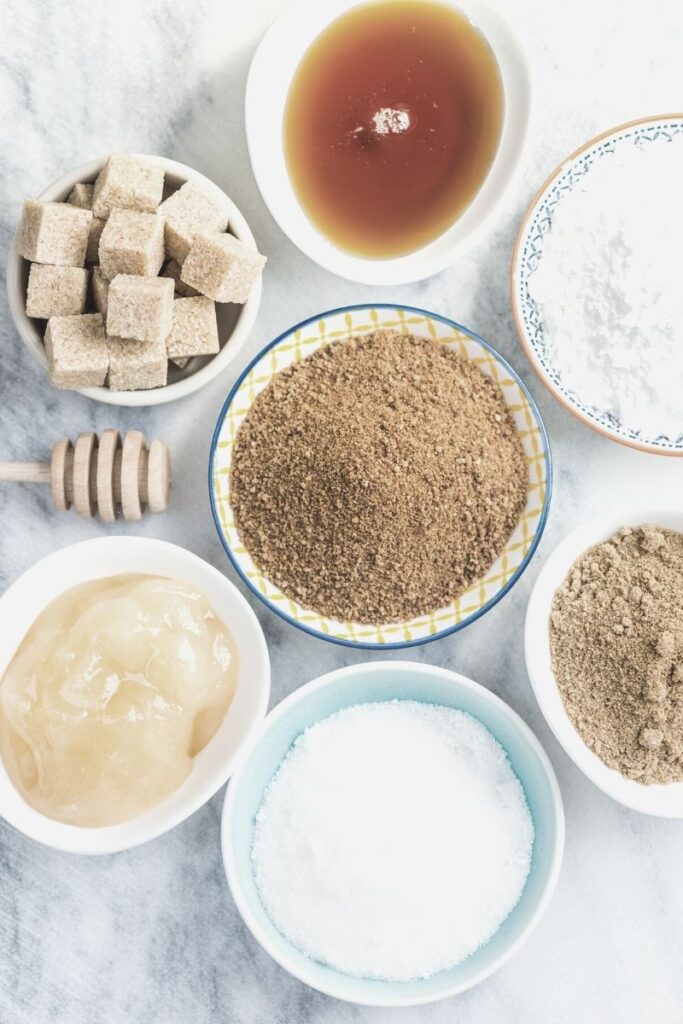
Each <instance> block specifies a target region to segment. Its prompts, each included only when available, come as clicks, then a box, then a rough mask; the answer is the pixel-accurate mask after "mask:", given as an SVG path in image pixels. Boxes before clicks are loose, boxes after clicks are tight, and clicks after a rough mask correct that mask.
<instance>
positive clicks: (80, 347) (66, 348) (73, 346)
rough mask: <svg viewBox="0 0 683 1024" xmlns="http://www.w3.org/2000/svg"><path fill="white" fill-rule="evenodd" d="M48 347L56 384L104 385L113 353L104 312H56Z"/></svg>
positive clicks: (47, 334) (49, 326)
mask: <svg viewBox="0 0 683 1024" xmlns="http://www.w3.org/2000/svg"><path fill="white" fill-rule="evenodd" d="M45 351H46V353H47V361H48V364H49V367H50V380H51V381H52V383H53V384H54V386H55V387H56V388H67V389H68V388H92V387H101V386H102V385H103V384H104V382H105V379H106V376H107V370H108V369H109V353H108V351H107V340H106V337H105V334H104V324H103V322H102V316H101V314H100V313H84V314H82V315H81V316H53V317H51V318H50V319H49V320H48V322H47V329H46V331H45Z"/></svg>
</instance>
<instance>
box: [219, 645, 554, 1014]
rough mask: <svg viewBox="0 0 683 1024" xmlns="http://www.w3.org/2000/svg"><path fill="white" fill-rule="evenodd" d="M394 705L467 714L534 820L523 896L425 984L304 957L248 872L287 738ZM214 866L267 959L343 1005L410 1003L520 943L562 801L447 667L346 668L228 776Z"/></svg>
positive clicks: (540, 757) (542, 901)
mask: <svg viewBox="0 0 683 1024" xmlns="http://www.w3.org/2000/svg"><path fill="white" fill-rule="evenodd" d="M394 699H404V700H417V701H424V702H427V703H430V704H443V705H446V706H448V707H452V708H458V709H460V710H462V711H467V712H469V714H471V715H473V717H474V718H477V719H478V720H479V721H480V722H482V723H483V725H484V726H486V728H487V729H488V730H489V731H490V732H491V733H492V734H493V736H494V737H495V738H496V739H497V740H498V742H499V743H500V744H501V746H502V747H503V749H504V750H505V751H506V752H507V755H508V757H509V759H510V762H511V764H512V768H513V770H514V772H515V774H516V775H517V777H518V779H519V780H520V782H521V784H522V786H523V788H524V793H525V795H526V799H527V803H528V805H529V810H530V811H531V816H532V818H533V822H534V829H535V838H534V847H533V853H532V862H531V870H530V873H529V877H528V879H527V882H526V885H525V888H524V890H523V892H522V896H521V898H520V900H519V902H518V904H517V906H516V907H515V908H514V910H513V911H512V913H511V914H510V915H509V917H508V918H507V919H506V921H505V922H504V923H503V924H502V925H501V927H500V928H499V930H498V931H497V932H496V933H495V935H494V936H493V937H492V938H491V939H490V940H489V941H488V942H487V943H486V944H485V945H484V946H482V947H481V948H480V949H478V950H477V951H476V952H475V953H474V954H473V955H472V956H470V957H468V958H467V959H466V960H464V961H463V962H462V963H461V964H459V965H458V966H456V967H453V968H451V969H450V970H446V971H441V972H440V973H438V974H435V975H433V976H432V977H431V978H426V979H420V980H417V981H410V982H401V983H396V982H385V981H370V980H368V979H363V978H355V977H351V976H349V975H346V974H342V973H341V972H339V971H335V970H334V969H333V968H331V967H328V966H325V965H324V964H322V963H319V962H317V961H315V960H313V959H311V958H310V957H308V956H306V955H305V954H304V953H302V952H301V951H300V950H299V949H297V948H296V947H295V946H294V945H292V943H290V942H289V941H288V940H287V939H286V938H285V937H284V936H283V935H281V934H280V932H279V931H278V930H277V929H276V927H275V926H274V925H273V923H272V922H271V920H270V919H269V917H268V916H267V914H266V912H265V910H264V908H263V906H262V905H261V901H260V898H259V894H258V891H257V888H256V884H255V882H254V876H253V873H252V866H251V848H252V844H253V830H254V816H255V814H256V811H257V810H258V807H259V805H260V803H261V799H262V796H263V791H264V789H265V788H266V786H267V784H268V782H269V781H270V779H271V778H272V776H273V774H274V773H275V771H276V769H277V767H278V766H279V764H280V762H281V761H282V759H283V758H284V756H285V754H286V753H287V751H288V750H289V748H290V747H291V745H292V743H293V742H294V740H295V739H296V738H297V736H299V735H300V734H301V733H302V732H303V731H304V730H305V729H307V728H308V727H309V726H311V725H313V724H314V723H315V722H317V721H319V720H320V719H322V718H326V717H327V716H328V715H331V714H333V713H334V712H335V711H339V710H341V709H342V708H345V707H349V706H350V705H353V704H363V703H367V702H370V701H385V700H394ZM222 838H223V860H224V863H225V871H226V874H227V877H228V882H229V885H230V889H231V891H232V895H233V898H234V900H235V903H236V905H237V908H238V910H239V912H240V914H241V915H242V918H243V919H244V922H245V924H246V925H247V927H248V928H249V930H250V931H251V933H252V935H253V936H254V938H255V939H256V940H257V941H258V942H259V943H260V944H261V945H262V946H263V948H264V949H265V950H266V952H268V953H269V954H270V955H271V956H272V957H273V959H274V960H276V961H277V962H278V963H279V964H280V965H281V966H282V967H284V968H285V970H287V971H289V972H290V974H293V975H294V976H295V977H296V978H299V979H300V980H301V981H304V982H305V983H306V984H307V985H310V986H312V987H313V988H316V989H318V990H319V991H320V992H325V993H327V994H328V995H331V996H335V997H336V998H337V999H344V1000H347V1001H348V1002H353V1003H361V1004H363V1005H373V1006H412V1005H417V1004H419V1003H429V1002H434V1001H436V1000H437V999H443V998H444V997H446V996H451V995H455V994H456V993H457V992H463V991H464V990H465V989H468V988H471V987H472V986H473V985H476V984H477V983H478V982H479V981H482V980H483V979H484V978H486V977H487V976H488V975H489V974H492V973H493V971H495V970H497V969H498V968H499V967H500V966H501V964H503V963H504V962H505V961H506V960H507V959H508V957H510V956H512V954H513V953H514V952H515V950H516V949H518V948H519V946H520V945H521V944H522V943H523V942H524V941H525V940H526V939H527V938H528V937H529V935H530V934H531V933H532V931H533V930H534V928H535V927H536V925H537V924H538V922H539V921H540V919H541V917H542V916H543V914H544V912H545V910H546V908H547V906H548V903H549V902H550V898H551V896H552V893H553V890H554V888H555V883H556V881H557V878H558V875H559V871H560V864H561V861H562V850H563V845H564V815H563V811H562V799H561V796H560V791H559V787H558V785H557V780H556V778H555V775H554V773H553V770H552V767H551V765H550V762H549V761H548V758H547V757H546V755H545V753H544V751H543V749H542V747H541V745H540V743H539V742H538V740H537V739H536V737H535V736H534V734H533V733H532V732H531V730H530V729H529V728H528V726H527V725H526V724H525V723H524V722H523V721H522V719H521V718H520V717H519V715H517V714H516V713H515V712H514V711H513V710H512V709H511V708H510V707H508V705H507V704H505V703H504V702H503V701H502V700H500V698H498V697H496V696H495V695H494V694H493V693H491V692H490V691H489V690H487V689H485V688H484V687H483V686H479V685H478V684H477V683H474V682H472V681H471V680H469V679H466V678H465V677H464V676H461V675H458V674H457V673H455V672H450V671H448V669H444V668H437V667H436V666H433V665H424V664H418V663H413V662H401V661H391V662H384V661H378V662H377V661H376V662H372V663H365V664H359V665H350V666H347V667H346V668H341V669H337V671H335V672H330V673H328V674H327V675H324V676H321V678H320V679H317V680H315V681H314V682H311V683H307V684H306V685H305V686H302V687H300V688H299V689H298V690H296V691H295V692H294V693H292V694H290V696H289V697H287V698H286V699H285V700H283V701H282V703H281V704H278V706H277V707H276V708H275V709H274V710H273V711H272V712H271V713H270V714H269V715H268V717H267V719H266V721H265V723H264V724H263V726H262V728H261V730H260V733H259V735H258V738H257V739H256V741H255V743H254V744H253V746H252V747H251V748H250V750H249V752H248V754H247V755H246V757H245V759H244V760H243V761H242V763H241V765H240V767H239V768H238V770H237V771H236V773H235V775H234V777H233V779H232V781H231V783H230V785H229V787H228V794H227V797H226V801H225V807H224V810H223V825H222Z"/></svg>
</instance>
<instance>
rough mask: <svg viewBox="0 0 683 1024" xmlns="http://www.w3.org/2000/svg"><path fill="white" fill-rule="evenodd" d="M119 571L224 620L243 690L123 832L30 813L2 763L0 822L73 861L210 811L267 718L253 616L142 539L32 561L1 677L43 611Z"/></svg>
mask: <svg viewBox="0 0 683 1024" xmlns="http://www.w3.org/2000/svg"><path fill="white" fill-rule="evenodd" d="M119 573H151V574H157V575H160V576H170V577H173V578H175V579H179V580H183V581H185V582H187V583H191V584H193V585H194V586H196V587H197V588H198V589H200V590H201V591H203V593H204V594H205V595H206V596H207V598H208V600H209V602H210V603H211V604H212V605H213V607H214V609H215V610H216V612H217V614H218V615H219V616H220V617H221V618H222V619H223V620H224V621H225V622H226V624H227V625H228V627H229V629H230V631H231V632H232V635H233V637H234V639H235V642H236V644H237V648H238V652H239V659H240V662H239V675H238V681H237V689H236V691H235V696H234V698H233V700H232V703H231V705H230V707H229V709H228V712H227V714H226V716H225V720H224V721H223V724H222V725H221V726H220V728H219V730H218V732H217V733H216V735H215V736H214V737H213V739H212V740H210V742H209V743H208V744H207V745H206V747H205V748H204V749H203V750H202V751H200V753H199V754H197V756H196V757H195V758H194V764H193V768H192V771H191V772H190V775H189V776H188V778H187V779H186V781H185V782H184V783H183V785H182V786H181V787H180V789H178V790H176V792H175V793H173V794H171V796H169V797H168V798H167V799H166V800H164V801H163V802H162V803H160V804H158V805H157V806H156V807H153V808H152V809H151V810H149V811H147V812H146V813H145V814H142V815H140V817H137V818H134V819H133V820H131V821H128V822H124V823H123V824H119V825H110V826H106V827H101V828H82V827H80V826H76V825H67V824H64V823H63V822H60V821H53V820H52V819H51V818H47V817H46V816H45V815H43V814H40V813H39V812H38V811H36V810H34V809H33V808H32V807H30V806H29V804H27V803H26V801H25V800H24V799H23V797H22V796H21V795H20V794H19V792H18V791H17V790H16V789H15V787H14V785H13V784H12V782H11V780H10V778H9V776H8V774H7V772H6V770H5V766H4V764H3V762H2V760H1V759H0V816H2V817H3V818H4V819H5V820H6V821H8V822H9V823H10V825H13V826H14V827H15V828H16V829H18V830H19V831H20V832H23V833H24V835H27V836H29V837H30V838H31V839H35V840H37V841H38V842H40V843H45V845H46V846H52V847H54V848H55V849H57V850H65V851H67V852H69V853H87V854H99V853H115V852H117V851H118V850H128V849H130V848H131V847H133V846H139V845H140V843H145V842H147V840H149V839H154V838H156V836H159V835H162V833H164V832H167V831H168V830H169V829H171V828H173V827H174V826H175V825H178V824H180V822H181V821H184V820H185V818H188V817H189V816H190V815H191V814H193V813H194V812H195V811H196V810H197V809H198V808H199V807H201V806H202V804H205V803H206V801H207V800H209V799H210V798H211V797H212V796H213V795H214V793H215V792H216V791H217V790H218V789H220V787H221V786H222V785H223V783H224V782H225V781H226V779H228V777H229V776H230V775H231V773H232V771H233V769H234V766H235V764H236V762H237V759H238V756H239V755H240V753H241V751H242V750H243V749H244V748H245V747H246V746H247V744H248V743H249V741H250V739H251V738H252V736H253V735H254V733H255V731H256V729H257V727H258V726H259V724H260V722H261V720H262V719H263V717H264V715H265V713H266V709H267V706H268V697H269V694H270V664H269V660H268V649H267V647H266V641H265V638H264V636H263V632H262V630H261V627H260V625H259V623H258V620H257V618H256V616H255V615H254V613H253V611H252V610H251V608H250V607H249V605H248V604H247V602H246V601H245V599H244V598H243V597H242V595H241V594H240V593H239V591H238V590H237V588H236V587H234V586H233V585H232V583H230V581H229V580H227V579H226V578H225V576H224V575H223V574H222V573H220V572H218V570H217V569H214V568H213V566H211V565H209V564H208V562H205V561H203V559H201V558H198V557H197V555H193V554H192V553H191V552H189V551H186V550H185V549H184V548H181V547H177V546H176V545H175V544H168V543H167V542H165V541H161V540H153V539H151V538H146V537H102V538H97V539H96V540H88V541H83V542H82V543H80V544H72V545H70V546H69V547H65V548H62V549H61V550H60V551H56V552H55V553H54V554H52V555H48V556H47V557H46V558H43V559H41V561H39V562H36V564H35V565H33V566H32V567H31V568H30V569H28V570H27V571H26V572H25V573H24V574H23V576H20V577H19V579H18V580H16V582H15V583H13V584H12V585H11V586H10V587H9V589H8V590H6V591H5V593H4V594H3V595H2V597H0V679H1V678H2V675H3V674H4V672H5V669H6V668H7V666H8V664H9V662H10V661H11V659H12V657H13V656H14V653H15V651H16V649H17V647H18V645H19V643H20V642H21V640H22V639H23V637H24V636H25V634H26V632H27V631H28V629H29V628H30V626H31V625H32V624H33V622H34V621H35V619H36V618H37V617H38V615H39V614H40V613H41V611H42V610H43V609H44V608H45V607H46V606H47V605H48V604H49V603H50V602H51V601H53V600H54V599H55V598H56V597H58V596H59V595H60V594H61V593H63V592H64V591H65V590H68V589H69V588H70V587H74V586H77V585H78V584H79V583H85V582H86V581H88V580H92V579H98V578H102V577H106V576H113V575H117V574H119Z"/></svg>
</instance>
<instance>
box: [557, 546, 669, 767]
mask: <svg viewBox="0 0 683 1024" xmlns="http://www.w3.org/2000/svg"><path fill="white" fill-rule="evenodd" d="M550 646H551V653H552V664H553V672H554V674H555V679H556V680H557V684H558V686H559V689H560V693H561V695H562V699H563V701H564V705H565V708H566V709H567V713H568V714H569V717H570V718H571V720H572V722H573V723H574V726H575V728H576V729H577V731H578V732H579V733H580V735H581V736H582V738H583V740H584V741H585V743H587V745H588V746H589V747H590V749H591V750H592V751H593V752H594V753H595V754H597V756H598V757H599V758H600V759H601V760H602V761H604V763H605V764H606V765H608V766H609V767H610V768H616V770H617V771H619V772H621V773H622V775H625V776H626V777H627V778H629V779H636V780H637V781H638V782H643V783H657V782H674V781H677V780H680V779H683V534H680V533H675V532H674V531H672V530H664V529H660V528H658V527H656V526H643V527H639V528H637V529H630V528H624V529H623V530H620V531H619V533H617V534H616V536H614V537H612V538H611V540H608V541H607V542H606V543H604V544H598V545H597V546H596V547H594V548H591V549H590V550H589V551H586V552H585V553H584V554H583V555H582V556H581V557H580V558H579V559H578V560H577V561H576V562H575V563H574V565H573V566H572V568H571V570H570V572H569V575H568V576H567V579H566V580H565V581H564V583H563V584H562V586H561V587H560V588H559V590H558V591H557V592H556V594H555V598H554V601H553V610H552V614H551V624H550Z"/></svg>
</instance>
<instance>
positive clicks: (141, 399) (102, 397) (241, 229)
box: [6, 153, 263, 407]
mask: <svg viewBox="0 0 683 1024" xmlns="http://www.w3.org/2000/svg"><path fill="white" fill-rule="evenodd" d="M131 155H133V156H138V157H141V158H142V159H144V160H149V161H151V162H152V163H155V164H157V165H159V166H162V167H163V168H164V170H165V171H168V172H169V173H170V174H174V175H175V176H176V177H178V178H182V179H183V180H185V181H194V182H196V183H198V184H200V185H202V186H203V187H204V188H207V187H208V189H209V191H211V192H214V193H220V195H221V196H222V197H223V199H225V200H227V202H228V205H229V209H230V211H231V212H230V228H231V230H232V231H233V232H234V234H235V237H237V238H239V239H240V240H241V241H244V242H245V243H247V244H248V245H252V246H253V247H254V248H256V240H255V238H254V235H253V233H252V231H251V228H250V227H249V224H248V223H247V220H246V218H245V217H244V214H243V213H242V212H241V210H240V209H239V207H238V206H237V205H236V203H235V202H234V200H233V199H231V198H230V196H229V195H228V194H227V193H226V192H224V191H223V189H222V188H220V186H219V185H217V184H216V183H215V182H214V181H212V180H211V178H208V177H207V176H206V175H205V174H202V172H201V171H197V170H195V169H194V168H193V167H190V166H189V165H188V164H183V163H180V162H179V161H178V160H171V159H170V158H169V157H164V156H157V155H156V154H153V153H134V154H131ZM108 158H109V154H107V155H106V156H103V157H96V158H95V159H93V160H89V161H87V162H86V163H83V164H79V165H78V167H74V168H72V169H71V170H69V171H65V172H64V174H62V175H61V176H60V177H59V178H57V179H56V180H55V181H53V182H52V183H51V184H50V185H48V186H47V187H46V188H44V189H43V191H42V192H41V193H40V195H39V196H38V199H39V200H40V201H43V202H64V201H66V196H67V194H68V192H69V191H70V190H71V188H73V186H74V185H75V184H78V183H79V182H84V181H91V180H92V179H93V178H94V177H96V176H97V174H98V173H99V172H100V171H101V170H102V168H103V167H104V165H105V163H106V162H107V160H108ZM62 193H63V194H64V199H63V200H60V199H58V198H56V197H58V196H59V195H61V194H62ZM17 234H18V228H17V230H15V232H14V234H13V235H12V240H11V242H10V247H9V250H8V254H7V281H6V291H7V303H8V306H9V310H10V314H11V317H12V320H13V322H14V326H15V329H16V331H17V333H18V335H19V337H20V338H21V340H22V342H23V343H24V345H25V347H26V348H27V349H28V351H29V352H30V353H31V355H32V356H33V358H34V359H35V360H36V361H37V362H38V363H40V365H41V366H42V367H43V369H44V370H45V372H46V373H47V369H48V365H47V357H46V355H45V350H44V345H43V340H42V336H41V335H40V332H39V331H38V330H37V328H36V327H35V324H34V321H33V319H32V318H31V317H29V316H27V314H26V308H25V307H26V296H25V295H24V293H23V289H22V287H21V284H20V268H21V266H22V263H24V262H26V263H28V262H30V261H29V260H25V259H24V257H23V256H20V255H19V253H18V252H17ZM262 290H263V280H262V276H261V275H259V277H258V278H257V280H256V282H255V283H254V285H253V287H252V289H251V292H250V293H249V296H248V298H247V300H246V302H244V303H242V304H241V306H240V310H239V313H238V315H237V320H236V321H235V325H234V327H233V330H232V332H231V334H230V335H229V336H228V338H227V339H226V341H225V343H224V344H223V345H222V347H221V348H220V350H219V351H218V352H217V353H216V355H215V356H213V357H212V358H211V359H210V361H209V362H208V363H206V365H205V366H202V367H200V368H199V369H198V370H196V371H195V372H194V373H192V374H190V376H189V377H182V378H181V379H180V380H177V381H174V382H173V383H171V384H165V385H164V386H163V387H162V388H150V389H147V390H144V389H143V390H138V391H111V390H110V389H109V388H108V387H105V386H102V387H88V388H75V389H74V391H75V393H76V394H79V395H84V396H85V397H86V398H90V399H92V400H93V401H96V402H102V403H103V404H105V405H118V406H135V407H145V406H153V405H165V404H166V403H167V402H174V401H176V400H177V399H179V398H184V397H185V396H186V395H191V394H193V393H194V392H195V391H198V390H199V389H200V388H202V387H204V386H205V385H206V384H208V383H209V382H210V381H211V380H213V379H214V378H215V377H217V376H218V374H220V373H221V372H222V371H223V370H225V369H226V368H227V367H228V366H229V365H230V363H232V362H233V360H234V359H235V357H236V356H237V355H238V354H239V352H240V350H241V349H242V348H243V346H244V344H245V342H246V341H247V338H248V337H249V334H250V332H251V329H252V327H253V326H254V322H255V320H256V316H257V314H258V310H259V306H260V304H261V295H262ZM48 383H49V378H48Z"/></svg>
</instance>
